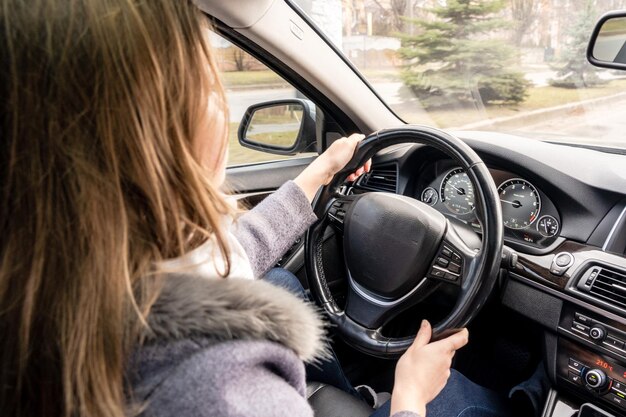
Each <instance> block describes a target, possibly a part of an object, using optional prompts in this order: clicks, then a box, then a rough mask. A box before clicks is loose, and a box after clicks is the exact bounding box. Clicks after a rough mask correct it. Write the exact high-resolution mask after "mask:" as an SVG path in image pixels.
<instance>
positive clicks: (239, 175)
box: [226, 157, 315, 194]
mask: <svg viewBox="0 0 626 417" xmlns="http://www.w3.org/2000/svg"><path fill="white" fill-rule="evenodd" d="M313 159H315V157H304V158H294V159H288V160H284V161H273V162H264V163H260V164H252V165H240V166H234V167H229V168H228V169H227V170H226V183H227V184H228V187H229V188H230V190H232V191H233V192H234V193H237V194H241V193H258V192H262V191H273V190H276V189H277V188H278V187H280V186H281V185H283V184H284V183H285V182H287V181H289V180H292V179H294V178H295V177H297V176H298V174H300V172H302V171H303V170H304V168H306V167H307V166H308V165H309V164H310V163H311V161H313Z"/></svg>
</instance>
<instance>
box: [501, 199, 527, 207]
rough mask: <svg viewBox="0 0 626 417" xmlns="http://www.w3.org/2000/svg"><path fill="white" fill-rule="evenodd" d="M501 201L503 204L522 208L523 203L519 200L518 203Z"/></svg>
mask: <svg viewBox="0 0 626 417" xmlns="http://www.w3.org/2000/svg"><path fill="white" fill-rule="evenodd" d="M500 201H502V202H503V203H508V204H511V205H513V206H515V208H518V207H522V203H520V202H519V201H517V200H516V201H507V200H500Z"/></svg>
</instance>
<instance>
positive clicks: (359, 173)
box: [354, 167, 365, 177]
mask: <svg viewBox="0 0 626 417" xmlns="http://www.w3.org/2000/svg"><path fill="white" fill-rule="evenodd" d="M364 172H365V168H363V167H361V168H359V169H357V170H356V172H355V173H354V175H356V176H357V177H360V176H361V175H363V173H364Z"/></svg>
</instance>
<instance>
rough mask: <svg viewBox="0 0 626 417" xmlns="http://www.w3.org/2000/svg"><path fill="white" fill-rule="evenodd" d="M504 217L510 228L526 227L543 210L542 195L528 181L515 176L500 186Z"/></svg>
mask: <svg viewBox="0 0 626 417" xmlns="http://www.w3.org/2000/svg"><path fill="white" fill-rule="evenodd" d="M498 193H499V194H500V203H501V204H502V218H503V220H504V225H505V226H506V227H508V228H509V229H525V228H527V227H528V226H530V225H531V224H533V222H534V221H535V220H536V219H537V216H539V212H540V211H541V197H539V193H538V192H537V189H536V188H535V187H534V186H533V185H532V184H531V183H529V182H528V181H526V180H523V179H520V178H513V179H510V180H507V181H505V182H503V183H502V184H501V185H500V187H498Z"/></svg>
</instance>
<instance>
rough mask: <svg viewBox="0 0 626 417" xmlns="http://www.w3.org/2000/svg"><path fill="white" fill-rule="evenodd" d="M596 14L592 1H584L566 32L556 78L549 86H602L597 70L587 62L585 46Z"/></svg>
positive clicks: (556, 67)
mask: <svg viewBox="0 0 626 417" xmlns="http://www.w3.org/2000/svg"><path fill="white" fill-rule="evenodd" d="M596 16H597V12H596V10H595V7H594V2H593V1H592V0H585V3H584V4H583V7H582V8H581V12H580V13H579V14H578V16H577V17H576V20H574V22H573V23H572V25H571V27H570V28H569V30H568V31H566V35H565V36H566V39H567V41H566V42H565V45H564V47H563V53H562V54H561V59H560V61H561V63H560V65H557V66H555V69H557V70H558V72H557V76H556V78H553V79H551V80H550V85H552V86H555V87H563V88H581V87H591V86H594V85H598V84H602V83H604V82H605V81H603V80H602V79H601V78H600V77H599V76H598V70H597V69H596V67H594V66H592V65H591V64H590V63H588V62H587V44H588V42H589V36H590V34H591V32H592V31H593V27H594V25H595V21H596Z"/></svg>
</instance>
